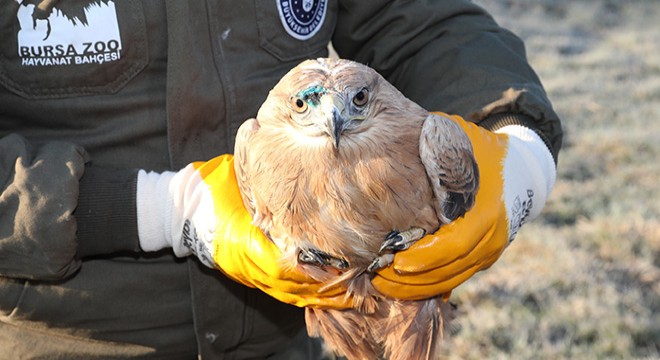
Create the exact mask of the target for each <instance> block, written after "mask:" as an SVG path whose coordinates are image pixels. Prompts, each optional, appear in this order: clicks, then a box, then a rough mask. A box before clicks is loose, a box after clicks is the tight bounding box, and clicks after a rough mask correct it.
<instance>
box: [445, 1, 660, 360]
mask: <svg viewBox="0 0 660 360" xmlns="http://www.w3.org/2000/svg"><path fill="white" fill-rule="evenodd" d="M478 2H479V3H480V4H482V5H483V6H484V7H486V8H487V9H489V10H490V11H491V12H492V13H493V14H494V15H495V17H496V19H497V20H498V22H499V23H500V24H502V25H504V26H505V27H508V28H509V29H511V30H513V31H514V32H515V33H517V34H519V35H520V36H521V37H523V39H524V40H525V42H526V44H527V51H528V56H529V59H530V61H531V62H532V64H533V65H534V67H535V68H536V70H537V71H538V72H539V75H540V77H541V79H542V81H543V82H544V85H545V86H546V89H547V90H548V95H549V96H550V99H551V100H552V101H553V103H554V105H555V108H556V110H557V112H558V113H559V115H560V117H561V118H562V120H563V125H564V129H565V132H566V135H565V141H564V143H565V144H564V148H563V150H562V152H561V153H560V161H559V167H558V181H557V184H556V186H555V189H554V190H553V193H552V195H551V198H550V200H549V202H548V204H547V205H546V208H545V210H544V213H543V215H542V217H541V218H540V219H537V220H536V221H534V222H532V223H530V224H527V225H525V227H523V229H522V231H521V232H520V233H519V235H518V237H517V239H516V241H515V242H514V243H513V244H512V245H511V247H510V248H509V249H508V250H507V251H506V252H505V254H504V256H503V257H502V259H500V261H498V263H497V264H495V265H494V266H493V267H492V268H491V269H489V270H488V271H485V272H482V273H480V274H478V275H477V276H475V277H474V278H473V279H471V280H470V281H468V282H467V283H466V284H464V285H463V286H461V287H460V288H459V289H457V290H456V291H455V292H454V295H453V300H454V301H455V302H456V303H458V305H459V310H460V311H461V314H460V316H459V318H458V320H457V322H456V326H455V329H454V331H453V334H452V336H451V338H450V339H449V341H448V344H447V354H448V355H447V357H448V358H457V359H458V358H460V359H483V358H493V359H509V358H515V359H563V358H579V359H606V358H612V359H630V358H660V190H659V189H660V186H659V185H658V184H659V180H660V51H659V49H660V31H658V29H659V28H658V25H657V24H658V23H659V21H660V2H658V1H656V0H647V1H614V0H611V1H596V0H591V1H590V0H581V1H568V0H541V1H531V0H528V1H525V0H480V1H478Z"/></svg>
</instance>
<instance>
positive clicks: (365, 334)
mask: <svg viewBox="0 0 660 360" xmlns="http://www.w3.org/2000/svg"><path fill="white" fill-rule="evenodd" d="M305 322H306V323H307V333H308V334H309V336H313V337H317V336H321V337H322V338H323V340H324V341H325V343H326V345H327V346H328V347H329V348H330V349H331V350H332V351H334V352H335V353H337V354H339V355H343V356H345V357H347V358H348V359H378V358H380V356H381V355H382V353H381V350H380V349H381V347H380V345H379V344H378V343H377V342H376V339H375V337H374V334H373V330H374V329H375V328H376V327H377V325H378V324H376V322H374V321H373V316H370V315H365V314H362V313H360V312H358V311H356V310H333V309H314V308H306V309H305Z"/></svg>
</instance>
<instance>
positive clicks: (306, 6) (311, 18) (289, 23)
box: [276, 0, 328, 40]
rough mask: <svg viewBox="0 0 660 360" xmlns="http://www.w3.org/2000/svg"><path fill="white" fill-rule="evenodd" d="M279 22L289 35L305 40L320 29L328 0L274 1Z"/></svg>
mask: <svg viewBox="0 0 660 360" xmlns="http://www.w3.org/2000/svg"><path fill="white" fill-rule="evenodd" d="M276 1H277V10H279V12H280V20H282V25H283V26H284V29H285V30H286V32H287V33H289V35H291V36H293V37H294V38H296V39H298V40H307V39H309V38H311V37H312V36H314V35H316V33H317V32H318V31H319V29H321V26H322V25H323V21H324V20H325V13H326V11H327V10H328V0H316V1H315V0H276Z"/></svg>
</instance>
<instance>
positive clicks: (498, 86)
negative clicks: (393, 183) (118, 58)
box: [333, 0, 562, 159]
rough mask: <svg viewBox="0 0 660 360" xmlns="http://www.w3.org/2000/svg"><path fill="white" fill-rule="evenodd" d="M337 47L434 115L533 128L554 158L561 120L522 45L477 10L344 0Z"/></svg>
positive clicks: (454, 4) (453, 0)
mask: <svg viewBox="0 0 660 360" xmlns="http://www.w3.org/2000/svg"><path fill="white" fill-rule="evenodd" d="M373 9H379V10H378V11H377V12H374V11H373ZM333 45H334V47H335V49H336V50H337V53H338V54H339V55H340V56H341V57H345V58H351V59H355V60H357V61H359V62H362V63H365V64H368V65H369V66H371V67H373V68H374V69H376V70H377V71H378V72H380V73H381V74H382V75H383V76H384V77H386V78H387V79H388V80H389V81H390V82H392V83H393V84H394V85H395V86H396V87H397V88H399V89H400V90H401V92H403V93H404V94H405V95H406V96H407V97H409V98H410V99H411V100H413V101H415V102H417V103H419V104H420V105H422V106H424V107H425V108H426V109H428V110H429V111H443V112H448V113H453V114H457V115H460V116H462V117H464V118H466V119H468V120H471V121H474V122H477V123H480V124H481V125H482V126H484V127H487V128H489V129H491V130H495V129H497V128H499V127H502V126H505V125H508V124H511V123H518V124H521V125H526V126H530V127H532V129H533V130H535V131H536V132H537V133H539V134H540V135H541V137H542V138H544V140H545V141H546V143H547V144H548V145H549V148H550V150H551V152H552V154H553V156H554V158H555V159H556V157H557V153H558V151H559V148H560V147H561V139H562V130H561V125H560V122H559V118H558V117H557V114H556V113H555V112H554V110H553V109H552V105H551V104H550V101H549V100H548V98H547V96H546V93H545V90H544V89H543V87H542V85H541V83H540V80H539V78H538V76H537V75H536V74H535V72H534V70H533V69H532V68H531V67H530V65H529V63H528V62H527V59H526V55H525V48H524V45H523V43H522V41H521V40H520V39H519V38H518V37H516V36H515V35H514V34H512V33H511V32H509V31H507V30H505V29H503V28H501V27H500V26H499V25H498V24H497V23H496V22H495V21H494V20H493V18H492V17H491V16H490V15H489V14H488V13H487V12H486V11H485V10H483V9H482V8H480V7H478V6H477V5H475V4H472V3H471V2H469V1H463V0H448V1H386V0H374V1H362V0H340V6H339V16H338V22H337V26H336V30H335V35H334V37H333ZM496 115H497V116H496ZM485 120H488V121H486V122H484V121H485Z"/></svg>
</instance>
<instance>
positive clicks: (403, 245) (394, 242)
mask: <svg viewBox="0 0 660 360" xmlns="http://www.w3.org/2000/svg"><path fill="white" fill-rule="evenodd" d="M424 235H426V231H425V230H424V229H422V228H419V227H413V228H410V229H408V230H406V231H402V232H399V231H396V230H392V231H390V233H389V234H387V236H386V237H385V241H383V243H382V244H381V245H380V249H379V250H378V253H379V254H382V253H383V252H397V251H401V250H406V249H407V248H409V247H410V246H411V245H412V244H414V243H415V242H416V241H417V240H419V239H421V238H422V237H424Z"/></svg>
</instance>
